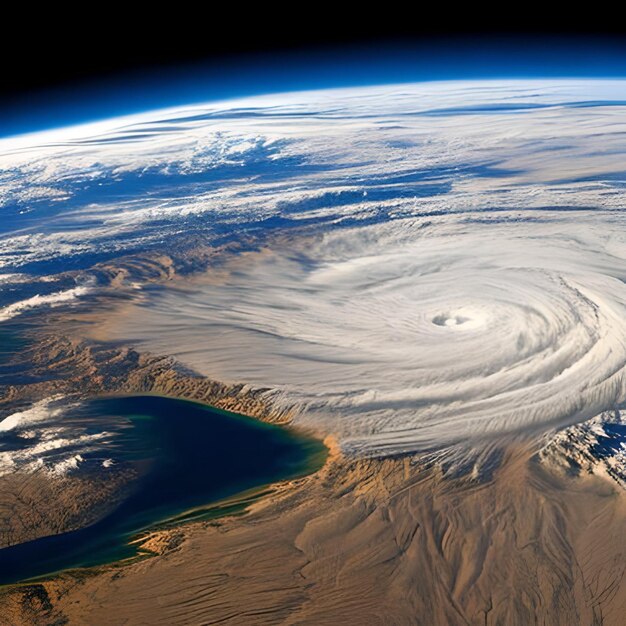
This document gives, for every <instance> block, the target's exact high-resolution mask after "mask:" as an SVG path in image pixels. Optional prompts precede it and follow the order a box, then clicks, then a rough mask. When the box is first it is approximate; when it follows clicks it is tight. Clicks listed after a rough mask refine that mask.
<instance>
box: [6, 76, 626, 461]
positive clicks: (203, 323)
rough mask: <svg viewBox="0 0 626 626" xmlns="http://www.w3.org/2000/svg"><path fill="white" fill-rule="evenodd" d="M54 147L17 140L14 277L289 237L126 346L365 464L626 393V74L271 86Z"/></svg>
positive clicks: (557, 420) (562, 415)
mask: <svg viewBox="0 0 626 626" xmlns="http://www.w3.org/2000/svg"><path fill="white" fill-rule="evenodd" d="M72 134H74V138H73V139H72ZM43 144H44V142H43V141H42V140H41V137H39V138H37V137H31V138H26V139H24V138H22V139H20V140H19V142H18V141H17V140H13V143H11V140H6V141H5V142H4V143H2V144H0V151H2V155H0V197H4V198H5V199H8V200H6V203H5V209H6V208H7V207H11V206H13V208H14V209H15V210H17V208H20V207H21V208H20V210H22V209H28V210H29V213H28V214H27V215H28V216H30V217H29V218H28V221H27V222H24V223H21V222H19V220H18V221H15V222H14V223H15V224H16V226H15V227H14V228H12V230H10V231H6V234H7V236H6V237H5V238H4V240H3V241H0V261H2V263H3V266H4V267H5V269H4V270H2V271H3V272H6V273H9V272H14V271H20V269H19V262H16V260H15V259H16V258H17V256H16V254H15V250H17V247H18V246H19V250H21V251H22V252H21V257H20V258H22V259H25V260H28V262H33V261H35V260H36V259H37V258H39V257H38V255H40V258H41V259H45V260H46V261H49V260H50V259H53V258H56V257H55V255H58V257H59V258H63V255H65V254H73V253H76V254H78V253H81V254H82V253H85V251H86V250H89V249H90V247H97V248H98V249H101V250H112V251H115V253H118V252H120V251H123V250H124V249H125V246H127V247H128V248H131V247H137V246H138V245H144V246H147V245H154V246H156V247H157V248H159V247H160V248H161V249H167V247H168V246H169V245H172V243H171V242H172V236H173V234H174V233H175V234H176V235H177V236H178V234H180V233H183V234H184V233H188V234H193V233H201V234H202V236H203V237H204V238H205V240H206V241H207V242H211V241H214V240H217V239H218V238H219V237H231V238H235V239H236V238H237V237H241V236H243V235H245V234H250V233H252V234H254V233H261V232H262V233H264V234H265V235H269V236H267V237H266V238H265V239H266V241H267V242H268V244H267V246H268V247H267V248H266V249H264V250H263V251H262V252H259V253H248V254H246V255H242V256H240V257H238V258H233V259H232V262H231V263H230V264H228V265H227V267H226V268H225V270H224V273H223V274H222V275H221V277H220V278H219V279H216V278H215V277H213V278H212V279H211V280H206V279H202V278H200V279H195V280H194V281H192V282H190V283H189V285H188V286H187V287H185V286H181V285H178V287H180V289H177V290H176V291H174V290H163V291H160V292H156V294H154V295H152V296H149V297H148V299H147V300H145V301H144V303H143V304H142V305H140V308H138V310H137V312H136V313H137V314H136V315H134V316H130V317H129V318H128V319H127V320H126V321H125V323H124V325H123V326H122V327H120V328H119V330H118V332H119V336H120V337H123V338H127V339H130V340H135V341H138V342H142V343H143V345H144V346H145V347H147V348H149V349H151V350H154V351H158V352H163V353H169V354H174V355H175V356H177V357H178V358H179V359H180V360H181V361H183V362H184V363H187V364H189V365H191V366H193V367H195V368H197V369H198V370H200V371H202V372H204V373H205V374H207V375H210V376H213V377H216V378H222V379H227V380H238V381H243V382H247V383H251V384H255V385H259V386H266V387H270V388H272V389H276V390H277V392H278V396H277V397H278V401H279V402H284V403H285V404H288V405H296V406H298V407H299V412H298V415H297V417H296V422H297V423H302V424H310V425H315V426H317V427H319V428H320V429H323V430H325V431H329V432H334V433H336V434H338V436H339V438H340V441H341V442H342V445H343V446H344V448H345V449H346V450H351V451H354V452H357V453H365V454H393V453H397V452H405V451H417V450H425V449H433V448H438V447H444V446H449V445H454V444H456V443H458V442H468V441H470V442H471V441H479V440H484V439H492V438H497V437H501V436H509V435H511V434H513V433H518V432H527V431H533V432H534V431H541V430H545V429H548V428H552V427H554V426H558V425H565V424H571V423H574V422H577V421H582V420H584V419H588V418H590V417H592V416H594V415H596V414H598V413H600V412H602V411H604V410H607V409H609V408H610V407H611V406H613V405H614V404H616V403H619V402H622V401H624V400H625V399H626V398H625V387H624V382H625V381H624V371H625V370H624V368H625V367H626V285H625V283H624V281H625V280H626V228H625V226H626V224H625V213H624V206H625V199H626V197H625V193H624V189H625V186H624V185H625V183H626V82H624V81H572V80H567V81H560V80H554V81H486V82H458V83H431V84H428V83H425V84H420V85H396V86H390V87H376V88H360V89H349V90H335V91H320V92H308V93H298V94H286V95H275V96H267V97H263V98H253V99H247V100H241V101H231V102H225V103H218V104H215V105H207V106H198V107H192V108H189V109H187V110H181V109H176V110H169V111H162V112H156V113H153V114H150V115H148V116H144V117H143V118H135V119H133V120H129V121H128V123H126V122H124V123H122V122H120V121H119V120H118V121H117V126H116V125H115V124H114V123H113V122H111V123H110V124H109V125H107V126H106V127H100V128H99V129H98V131H97V132H95V131H94V132H93V134H91V135H90V134H89V132H88V130H85V129H84V128H83V129H82V130H81V129H74V130H72V129H68V130H67V131H65V135H61V136H58V137H57V136H55V137H54V140H50V141H48V142H47V143H45V145H43ZM29 179H30V180H33V181H36V184H37V191H36V193H35V192H33V194H28V193H27V191H25V190H24V186H25V185H26V183H27V182H28V180H29ZM98 189H100V190H101V191H97V190H98ZM86 190H87V191H86ZM46 193H49V195H50V198H49V203H48V205H46V206H53V207H54V216H53V217H51V216H50V215H49V214H46V213H45V211H41V217H38V215H39V213H38V211H39V210H40V209H39V208H38V207H41V206H42V205H41V204H40V203H41V202H43V201H42V197H43V196H44V195H45V194H46ZM16 197H17V198H18V200H19V201H18V202H17V204H15V202H16V201H14V200H13V198H16ZM12 203H13V204H12ZM20 203H21V204H20ZM14 205H15V206H14ZM18 205H19V206H18ZM2 210H4V209H2ZM31 244H32V245H31ZM44 255H45V256H44ZM144 297H146V296H144Z"/></svg>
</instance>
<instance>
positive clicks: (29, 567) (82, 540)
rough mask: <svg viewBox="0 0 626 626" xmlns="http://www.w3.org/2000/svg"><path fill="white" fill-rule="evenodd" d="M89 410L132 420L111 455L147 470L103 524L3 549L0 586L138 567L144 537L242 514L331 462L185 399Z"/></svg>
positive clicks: (131, 401) (296, 441)
mask: <svg viewBox="0 0 626 626" xmlns="http://www.w3.org/2000/svg"><path fill="white" fill-rule="evenodd" d="M81 411H83V412H84V416H85V419H88V420H99V419H104V417H105V416H106V417H110V416H118V417H122V418H125V419H126V420H127V421H128V427H127V428H124V429H122V430H121V431H120V432H119V433H118V434H117V435H116V437H115V448H114V449H113V450H112V451H111V456H112V457H113V458H115V459H118V460H119V461H120V462H141V463H142V466H144V467H145V468H146V469H145V471H144V473H143V475H142V476H141V478H139V479H138V481H137V483H136V485H135V490H134V491H133V492H132V493H131V494H130V495H129V497H128V498H127V499H126V500H125V501H124V502H123V503H122V504H120V505H119V506H118V507H117V508H116V509H115V510H114V511H112V512H111V513H109V514H108V515H107V516H106V517H104V518H103V519H101V520H100V521H99V522H97V523H95V524H93V525H91V526H88V527H86V528H83V529H80V530H77V531H72V532H67V533H63V534H61V535H55V536H51V537H44V538H41V539H36V540H34V541H29V542H26V543H23V544H19V545H17V546H11V547H9V548H4V549H2V550H0V584H10V583H16V582H19V581H23V580H26V579H31V578H35V577H41V576H46V575H49V574H52V573H56V572H60V571H63V570H67V569H74V568H80V567H91V566H95V565H102V564H105V563H112V562H115V561H119V560H122V559H127V558H132V557H134V556H137V554H138V552H137V547H136V545H134V544H132V543H131V542H132V541H133V540H134V539H136V538H137V537H138V536H140V535H141V533H143V532H145V531H148V530H150V529H153V528H155V527H157V526H159V525H163V524H166V523H170V524H171V523H180V522H182V521H188V520H190V519H197V518H199V517H216V516H219V515H224V514H229V513H233V512H237V511H239V510H241V509H243V508H244V507H245V504H246V503H247V502H248V501H249V498H250V497H253V496H252V494H254V493H255V492H258V491H259V490H262V488H263V487H264V486H267V485H269V484H271V483H275V482H278V481H281V480H286V479H292V478H295V477H298V476H303V475H306V474H309V473H312V472H314V471H316V470H317V469H319V468H320V467H321V466H322V465H323V463H324V461H325V459H326V454H327V450H326V448H325V446H324V445H323V444H322V443H321V442H320V441H318V440H316V439H313V438H310V437H307V436H304V435H302V434H300V433H296V432H294V431H293V430H291V429H287V428H284V427H281V426H276V425H271V424H266V423H263V422H259V421H257V420H254V419H251V418H248V417H245V416H242V415H238V414H234V413H229V412H226V411H221V410H218V409H215V408H212V407H209V406H206V405H203V404H199V403H196V402H190V401H186V400H178V399H172V398H167V397H162V396H151V395H149V396H130V397H121V398H104V399H97V400H92V401H89V402H87V403H85V404H84V405H82V407H81Z"/></svg>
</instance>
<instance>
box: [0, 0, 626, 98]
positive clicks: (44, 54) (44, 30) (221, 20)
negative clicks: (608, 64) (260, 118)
mask: <svg viewBox="0 0 626 626" xmlns="http://www.w3.org/2000/svg"><path fill="white" fill-rule="evenodd" d="M160 6H163V5H160ZM504 8H506V14H505V15H504V14H503V15H502V17H501V20H500V23H499V24H493V25H489V26H486V24H487V23H488V22H486V21H485V19H487V18H485V17H484V15H480V14H478V13H477V7H476V6H473V5H472V6H466V8H463V7H461V8H459V7H458V6H456V5H455V4H451V3H445V4H441V5H432V4H431V5H419V4H412V5H411V4H404V5H396V6H394V5H391V4H385V5H380V4H379V5H377V8H376V9H375V10H374V8H373V7H372V6H367V5H365V4H362V5H360V6H359V5H354V6H351V7H349V6H347V5H345V6H344V5H340V4H338V3H335V4H334V5H331V6H321V5H311V6H307V5H302V4H290V5H288V6H285V7H284V8H281V7H278V6H275V7H274V8H273V9H272V7H269V8H268V6H267V5H265V4H263V5H254V8H250V7H249V6H246V5H243V4H236V5H235V4H232V3H231V4H230V5H229V4H222V3H220V4H216V5H212V4H206V3H205V4H196V5H184V4H181V3H174V4H171V5H169V6H168V7H167V8H159V7H158V6H157V5H154V6H152V7H150V6H146V7H145V9H142V10H141V11H140V10H138V8H135V12H134V13H133V14H131V13H130V12H129V11H130V9H131V5H130V4H128V5H126V6H121V7H114V6H112V5H104V4H84V5H80V6H78V7H77V8H76V9H71V10H68V9H63V8H59V7H57V6H49V8H48V9H44V10H42V9H41V8H40V7H37V6H36V5H35V4H29V5H24V6H23V7H22V8H21V9H19V8H18V11H19V13H21V15H17V14H15V15H10V16H9V15H5V16H4V18H5V19H4V20H3V23H2V26H1V27H0V29H1V30H0V54H1V55H2V56H1V58H2V80H1V81H0V98H2V103H3V104H5V105H7V104H8V105H11V103H13V104H15V103H18V102H19V101H20V100H23V99H24V98H28V97H29V96H30V95H31V94H33V93H34V94H37V93H38V92H42V91H46V90H49V89H50V88H52V89H65V88H68V87H76V86H78V87H80V86H81V85H83V84H87V85H88V84H90V83H91V84H93V83H97V82H98V81H101V80H107V79H110V78H115V77H117V76H132V75H133V74H137V73H140V72H143V71H146V70H147V71H150V72H157V73H158V71H159V70H160V69H161V68H163V69H164V70H167V71H171V70H172V68H174V69H175V68H176V67H178V66H182V65H185V66H187V65H190V64H204V65H207V64H208V65H211V64H215V65H216V64H220V63H230V62H232V61H236V60H237V59H239V58H241V57H244V58H248V59H249V58H251V57H253V58H254V57H259V56H261V57H262V56H263V55H266V54H276V53H287V54H289V53H296V54H299V55H305V57H306V53H307V51H320V50H333V49H335V48H337V47H350V46H362V45H367V46H373V47H374V48H375V47H376V46H379V45H380V46H386V45H390V44H391V45H398V44H399V45H405V44H408V45H417V46H428V45H430V44H432V43H433V42H434V43H435V44H438V45H445V42H446V41H448V40H453V41H455V42H458V41H461V42H462V41H463V40H464V39H468V38H472V39H481V40H482V39H484V40H489V39H491V38H499V39H513V40H515V39H519V40H522V39H523V38H524V37H527V36H529V35H530V36H532V37H534V38H539V39H542V40H549V39H550V38H552V37H559V38H563V37H565V38H570V39H577V38H581V37H583V38H586V39H588V40H591V41H592V45H593V41H595V40H597V41H603V42H606V41H609V40H610V41H612V42H613V43H617V44H619V45H624V47H626V37H625V36H624V33H623V32H622V31H620V30H619V28H620V27H621V21H620V20H611V18H610V16H607V15H606V13H603V14H602V15H601V16H600V15H599V16H597V17H595V16H594V14H593V13H590V12H589V11H587V12H586V13H585V14H581V15H579V16H578V18H577V19H578V23H576V24H572V19H576V14H575V12H573V7H570V9H568V17H567V18H566V20H565V21H564V18H563V16H556V17H554V18H549V17H547V16H546V15H545V14H543V13H539V12H537V11H533V10H532V9H531V8H530V7H528V6H524V7H522V8H519V9H516V8H515V7H514V6H507V7H503V9H504ZM42 11H45V13H42ZM495 11H497V9H491V8H489V9H488V10H487V9H483V13H484V14H485V15H488V16H489V18H490V19H491V20H493V17H494V15H496V13H494V12H495Z"/></svg>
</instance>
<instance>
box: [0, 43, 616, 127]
mask: <svg viewBox="0 0 626 626" xmlns="http://www.w3.org/2000/svg"><path fill="white" fill-rule="evenodd" d="M624 76H626V45H624V43H622V42H619V41H616V40H614V39H611V38H602V37H584V38H547V39H546V38H543V39H542V38H538V37H528V38H524V39H520V38H515V39H501V40H497V39H493V38H491V37H490V38H480V37H476V38H473V39H463V40H452V39H451V40H438V41H437V42H433V41H425V42H422V43H415V42H404V43H403V42H395V43H387V44H384V45H383V44H381V45H369V46H365V45H362V46H359V47H356V46H352V47H341V48H339V47H335V48H332V49H330V48H329V49H324V50H315V51H312V50H309V51H299V52H283V53H262V54H257V55H247V56H239V57H237V58H225V59H222V60H219V61H218V60H213V61H210V62H209V61H207V62H196V63H190V64H186V65H182V66H177V67H169V68H159V69H158V71H157V70H155V69H151V70H145V71H142V72H138V71H135V72H133V73H128V74H126V75H120V76H117V77H115V78H108V79H100V80H93V81H90V82H85V83H82V84H80V85H78V84H77V85H74V86H65V87H63V88H58V89H56V90H52V89H49V90H47V91H42V92H39V93H34V94H30V95H28V96H21V97H19V98H18V99H14V100H12V101H10V100H8V101H5V102H3V103H0V136H2V137H7V136H11V135H16V134H22V133H26V132H33V131H37V130H44V129H49V128H56V127H62V126H67V125H73V124H78V123H83V122H88V121H93V120H98V119H104V118H108V117H115V116H120V115H126V114H132V113H139V112H142V111H146V110H150V109H157V108H164V107H170V106H178V105H185V104H190V103H196V102H209V101H215V100H223V99H228V98H236V97H242V96H251V95H258V94H268V93H279V92H288V91H298V90H308V89H325V88H333V87H352V86H368V85H382V84H390V83H402V82H407V83H408V82H416V81H432V80H456V79H485V78H541V77H545V78H555V77H587V78H611V77H613V78H619V77H624Z"/></svg>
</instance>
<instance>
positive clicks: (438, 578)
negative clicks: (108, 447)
mask: <svg viewBox="0 0 626 626" xmlns="http://www.w3.org/2000/svg"><path fill="white" fill-rule="evenodd" d="M625 531H626V499H625V497H624V494H623V493H622V492H621V490H619V489H618V488H616V487H614V486H613V485H612V484H611V483H609V482H608V481H606V480H605V479H602V478H598V477H594V476H586V477H583V478H573V477H566V476H557V475H556V474H554V473H551V472H550V471H548V470H546V468H545V467H543V466H542V465H541V464H539V463H538V462H537V461H536V458H535V457H534V456H533V454H532V450H531V449H529V448H528V447H517V448H515V449H513V450H509V452H508V453H507V455H506V458H505V460H504V462H503V464H502V465H501V467H500V469H499V470H498V471H497V472H496V473H495V474H494V476H493V478H492V479H491V480H490V481H488V482H483V483H476V482H468V481H467V480H464V479H450V478H443V477H442V476H441V475H440V473H439V471H438V470H437V469H436V468H425V467H424V466H421V465H419V464H416V465H412V464H411V463H409V461H408V459H393V460H391V459H390V460H384V461H383V460H379V461H365V460H348V459H345V458H343V457H342V456H341V455H340V454H338V453H337V452H335V454H333V455H331V458H330V460H329V462H328V463H327V464H326V466H325V467H324V468H323V469H322V470H321V471H320V472H318V473H317V474H316V475H314V476H310V477H308V478H305V479H301V480H298V481H295V482H293V483H289V484H285V485H282V486H281V487H280V488H279V489H278V490H277V492H276V493H275V494H273V495H272V496H270V497H269V498H267V499H265V500H262V501H261V502H259V503H257V504H256V505H254V506H253V507H252V510H251V511H250V512H249V513H248V514H247V515H245V516H242V517H234V518H227V519H223V520H220V521H218V522H211V523H206V522H205V523H196V524H190V525H188V526H184V527H181V528H179V529H176V530H172V531H167V532H165V533H161V534H160V535H157V536H155V537H153V539H152V541H151V547H152V548H153V549H155V551H157V552H161V554H159V555H158V556H155V557H153V558H151V559H148V560H145V561H141V562H137V563H134V564H131V565H128V566H125V567H117V568H105V569H101V570H99V571H94V572H92V573H91V575H89V576H77V577H74V576H72V575H70V574H68V575H64V576H62V577H60V578H57V579H56V580H53V581H50V582H46V583H42V584H37V585H28V586H26V587H17V588H14V589H13V590H8V591H7V592H5V595H4V597H2V599H0V608H1V611H2V613H1V614H2V615H3V616H4V619H5V620H6V622H5V623H9V624H15V625H21V624H24V625H26V624H28V625H31V624H53V623H54V624H64V623H67V624H77V625H84V624H120V625H121V624H150V625H154V624H168V625H170V624H337V623H343V624H423V625H424V626H431V625H435V624H442V625H443V624H446V625H447V624H451V625H456V624H459V625H461V624H472V625H474V624H475V625H485V624H507V625H516V624H519V625H522V624H524V625H525V624H550V625H557V624H558V625H560V624H562V625H563V626H572V625H575V624H584V625H592V624H604V625H607V626H608V625H612V624H615V625H618V624H619V625H621V624H623V623H624V614H625V613H624V611H625V610H626V584H625V582H624V569H625V567H626V532H625Z"/></svg>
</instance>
